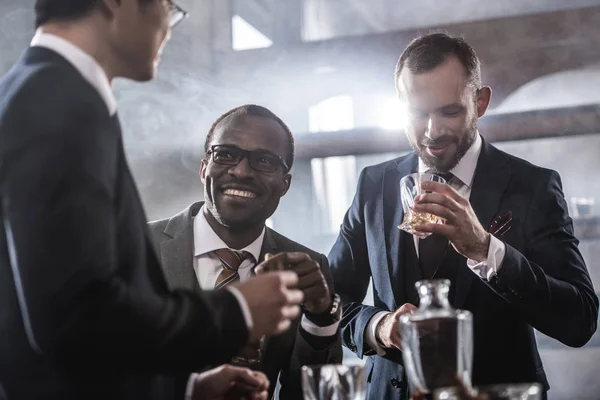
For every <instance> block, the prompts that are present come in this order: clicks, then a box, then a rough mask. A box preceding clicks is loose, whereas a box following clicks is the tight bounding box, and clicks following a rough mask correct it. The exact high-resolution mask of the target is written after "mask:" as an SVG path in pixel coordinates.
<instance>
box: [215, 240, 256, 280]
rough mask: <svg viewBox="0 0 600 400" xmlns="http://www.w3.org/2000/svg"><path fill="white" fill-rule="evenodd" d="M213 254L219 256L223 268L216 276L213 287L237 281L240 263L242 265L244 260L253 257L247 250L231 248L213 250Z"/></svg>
mask: <svg viewBox="0 0 600 400" xmlns="http://www.w3.org/2000/svg"><path fill="white" fill-rule="evenodd" d="M215 254H216V255H217V257H219V260H220V261H221V267H223V270H222V271H221V273H219V276H218V277H217V281H216V283H215V289H221V288H222V287H225V286H227V285H229V284H230V283H233V282H237V281H239V280H240V275H239V273H238V269H239V268H240V265H242V262H244V260H247V259H250V258H252V259H253V258H254V257H253V256H252V254H250V253H248V252H247V251H242V252H239V251H235V250H231V249H219V250H215Z"/></svg>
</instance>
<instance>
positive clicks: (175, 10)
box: [167, 0, 189, 29]
mask: <svg viewBox="0 0 600 400" xmlns="http://www.w3.org/2000/svg"><path fill="white" fill-rule="evenodd" d="M167 7H168V13H169V28H171V29H173V28H175V27H176V26H177V25H179V23H180V22H181V21H183V20H184V19H185V18H186V17H187V16H188V15H189V13H188V12H187V11H185V10H184V9H183V8H182V7H181V6H179V5H178V4H177V3H175V2H174V1H173V0H167ZM175 16H177V19H175ZM171 20H174V21H175V22H171Z"/></svg>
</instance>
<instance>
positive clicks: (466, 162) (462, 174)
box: [366, 132, 506, 355]
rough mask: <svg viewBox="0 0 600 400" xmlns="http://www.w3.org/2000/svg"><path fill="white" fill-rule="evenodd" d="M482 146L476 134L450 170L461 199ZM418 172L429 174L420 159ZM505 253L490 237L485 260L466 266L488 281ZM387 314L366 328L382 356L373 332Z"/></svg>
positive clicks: (468, 190)
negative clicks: (473, 140) (467, 148)
mask: <svg viewBox="0 0 600 400" xmlns="http://www.w3.org/2000/svg"><path fill="white" fill-rule="evenodd" d="M482 145H483V141H482V140H481V136H479V132H478V133H477V137H476V138H475V142H473V144H472V145H471V147H470V148H469V150H467V152H466V153H465V155H464V156H463V157H462V158H461V159H460V161H459V162H458V164H456V166H455V167H454V168H452V169H451V170H450V172H451V173H452V174H453V175H454V177H453V178H452V179H451V180H450V182H448V184H449V185H450V186H452V188H454V189H455V190H456V191H457V192H458V193H459V194H460V195H461V196H462V197H464V198H467V199H468V198H469V196H470V195H471V188H472V185H473V177H474V176H475V168H476V167H477V160H479V155H480V154H481V147H482ZM418 171H419V173H427V172H430V171H429V169H428V167H427V166H426V165H425V163H424V162H423V160H421V159H420V158H419V169H418ZM413 239H414V244H415V249H416V253H417V257H418V256H419V240H420V239H419V238H418V237H416V236H413ZM505 253H506V246H505V245H504V242H502V241H501V240H500V239H498V238H496V237H495V236H491V237H490V247H489V249H488V256H487V259H486V260H484V261H481V262H477V261H474V260H470V259H468V260H467V266H468V267H469V268H470V269H471V271H473V272H474V273H475V274H476V275H477V276H479V277H480V278H482V279H486V280H490V279H491V278H492V277H493V276H494V275H496V273H497V272H498V270H499V269H500V268H501V267H502V261H503V260H504V254H505ZM387 314H389V312H388V311H381V312H378V313H377V314H375V315H374V316H373V317H372V318H371V320H370V321H369V324H368V326H367V337H366V339H367V344H368V345H369V346H370V347H371V349H373V350H375V351H376V352H377V354H379V355H384V354H385V349H384V348H383V347H381V345H380V344H379V342H377V339H376V336H375V331H376V328H377V324H379V321H381V319H382V318H383V317H385V316H386V315H387Z"/></svg>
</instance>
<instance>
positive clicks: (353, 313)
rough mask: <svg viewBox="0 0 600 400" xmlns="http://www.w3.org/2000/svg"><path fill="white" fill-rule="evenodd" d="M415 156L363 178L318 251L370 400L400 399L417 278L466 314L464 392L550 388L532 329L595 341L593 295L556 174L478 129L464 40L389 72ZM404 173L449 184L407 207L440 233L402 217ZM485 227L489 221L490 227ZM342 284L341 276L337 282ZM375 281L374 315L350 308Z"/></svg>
mask: <svg viewBox="0 0 600 400" xmlns="http://www.w3.org/2000/svg"><path fill="white" fill-rule="evenodd" d="M395 78H396V82H395V83H396V88H397V91H398V93H399V95H400V97H401V98H402V99H403V100H404V101H405V102H406V104H407V106H408V111H409V120H408V123H407V126H406V134H407V136H408V139H409V142H410V144H411V146H412V148H413V150H414V151H413V152H412V153H410V154H408V155H405V156H402V157H400V158H397V159H395V160H391V161H387V162H384V163H381V164H379V165H374V166H370V167H367V168H365V169H364V170H363V171H362V173H361V175H360V178H359V181H358V189H357V192H356V195H355V198H354V201H353V203H352V205H351V207H350V209H349V210H348V212H347V214H346V216H345V218H344V222H343V224H342V226H341V231H340V234H339V236H338V239H337V241H336V243H335V245H334V246H333V248H332V250H331V252H330V254H329V262H330V265H331V270H332V274H333V278H334V283H335V287H336V290H337V292H338V293H339V295H340V296H341V298H342V301H343V304H344V310H343V311H344V312H343V317H342V338H343V342H344V344H345V345H346V346H347V347H348V348H349V349H350V350H352V351H354V352H355V353H356V354H357V356H358V357H361V358H362V357H363V356H365V355H367V356H369V357H368V359H367V375H368V376H369V385H368V396H367V397H368V398H369V399H378V398H402V399H406V398H408V391H407V384H406V376H405V373H404V367H403V365H402V364H403V363H402V353H401V342H400V340H401V338H400V332H399V326H398V325H399V317H400V316H401V315H403V314H406V313H410V312H412V311H413V310H414V309H415V308H416V307H415V306H416V304H417V303H418V301H419V298H418V296H417V293H416V290H415V286H414V284H415V282H417V281H418V280H421V279H432V278H435V279H449V280H450V282H451V287H450V294H449V299H450V302H451V304H452V305H453V306H454V307H455V308H458V309H466V310H469V311H471V312H472V313H473V332H474V336H473V338H474V359H473V373H472V381H473V383H474V384H475V385H483V384H499V383H517V382H539V383H541V384H542V385H543V387H544V388H545V390H544V396H546V390H548V388H549V385H548V382H547V379H546V374H545V372H544V368H543V366H542V362H541V359H540V356H539V354H538V350H537V345H536V342H535V337H534V332H533V329H534V328H535V329H537V330H539V331H540V332H542V333H544V334H546V335H548V336H550V337H553V338H555V339H557V340H559V341H561V342H562V343H564V344H566V345H568V346H571V347H581V346H583V345H584V344H585V343H586V342H587V341H588V340H589V339H590V338H591V337H592V335H593V334H594V332H595V331H596V324H597V319H598V298H597V296H596V295H595V293H594V289H593V286H592V282H591V280H590V277H589V274H588V271H587V268H586V265H585V262H584V260H583V258H582V256H581V253H580V252H579V249H578V240H577V239H576V238H575V237H574V236H573V223H572V220H571V218H570V217H569V215H568V212H567V205H566V203H565V200H564V196H563V193H562V188H561V181H560V177H559V175H558V173H557V172H555V171H552V170H549V169H545V168H540V167H537V166H534V165H532V164H530V163H528V162H526V161H524V160H521V159H518V158H517V157H513V156H511V155H509V154H507V153H504V152H502V151H500V150H498V149H497V148H495V147H494V146H492V145H491V144H490V143H488V142H487V141H486V140H484V139H483V138H482V137H481V136H480V135H479V133H478V131H477V120H478V118H480V117H482V116H483V115H484V114H485V112H486V110H487V107H488V105H489V102H490V98H491V89H490V88H489V87H487V86H483V85H482V82H481V72H480V63H479V59H478V58H477V56H476V54H475V51H474V50H473V48H472V47H471V46H470V45H469V44H468V43H467V42H465V41H464V40H463V39H460V38H455V37H451V36H449V35H446V34H442V33H435V34H430V35H425V36H423V37H420V38H418V39H415V40H413V41H412V42H411V43H410V44H409V45H408V46H407V47H406V49H405V50H404V52H403V53H402V55H401V56H400V59H399V61H398V64H397V68H396V74H395ZM414 172H420V173H424V172H433V173H437V174H444V175H447V181H448V185H444V184H440V183H435V182H426V183H423V184H422V189H423V190H425V191H427V192H430V193H427V194H424V195H422V196H421V197H420V198H417V200H416V205H415V208H414V209H415V211H418V212H426V213H432V214H434V215H437V216H439V217H442V218H444V219H445V221H446V222H445V223H444V224H439V225H438V224H431V223H425V224H422V225H419V227H418V229H419V230H420V231H422V232H427V233H432V235H431V236H429V237H427V238H426V239H418V238H417V237H416V236H411V235H409V234H407V233H406V232H404V231H401V230H399V229H398V228H397V226H398V225H400V224H401V222H402V220H403V215H404V211H403V210H402V205H401V202H400V193H399V192H400V187H399V182H400V179H401V178H402V177H403V176H405V175H408V174H410V173H414ZM494 220H496V221H498V222H499V223H497V224H496V223H493V221H494ZM349 277H351V278H349ZM371 278H372V279H373V289H374V290H373V292H374V306H367V305H363V304H361V302H362V300H363V298H364V296H365V294H366V291H367V286H368V284H369V279H371Z"/></svg>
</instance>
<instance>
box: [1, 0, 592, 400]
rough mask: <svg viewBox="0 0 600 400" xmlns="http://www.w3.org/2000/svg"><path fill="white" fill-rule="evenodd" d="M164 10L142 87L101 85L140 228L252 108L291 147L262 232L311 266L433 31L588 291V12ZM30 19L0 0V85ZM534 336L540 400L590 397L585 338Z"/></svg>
mask: <svg viewBox="0 0 600 400" xmlns="http://www.w3.org/2000/svg"><path fill="white" fill-rule="evenodd" d="M178 4H179V5H180V6H182V7H183V8H184V9H186V10H187V11H188V12H189V13H190V15H189V18H188V19H187V20H185V21H184V22H183V23H182V24H181V25H179V26H178V27H177V29H176V30H175V31H174V32H173V36H172V39H171V41H170V42H169V44H168V45H167V48H166V50H165V52H164V53H163V61H162V64H161V66H160V71H159V76H158V79H156V80H155V81H154V82H152V83H150V84H143V85H142V84H135V83H131V82H124V81H117V82H116V83H115V91H116V94H117V98H118V102H119V114H120V116H121V121H122V123H123V127H124V135H125V141H126V150H127V153H128V157H129V160H130V164H131V167H132V169H133V172H134V175H135V177H136V179H137V182H138V185H139V189H140V191H141V193H142V198H143V202H144V205H145V207H146V211H147V214H148V218H149V219H159V218H165V217H168V216H171V215H173V214H175V213H177V212H179V211H180V210H182V209H184V208H185V207H187V206H188V205H189V204H190V203H192V202H194V201H197V200H200V199H202V197H203V188H202V184H201V182H200V179H199V177H198V170H199V167H200V160H201V159H202V157H203V156H204V153H203V143H204V139H205V136H206V133H207V132H208V129H209V128H210V126H211V124H212V122H213V121H214V120H216V119H217V118H218V116H219V115H221V114H222V113H224V112H225V111H227V110H229V109H230V108H233V107H235V106H238V105H242V104H245V103H255V104H261V105H264V106H266V107H268V108H270V109H271V110H272V111H274V112H275V113H276V114H278V115H279V116H280V117H281V118H282V119H283V120H284V121H285V122H286V123H287V124H288V125H289V126H290V127H291V129H292V131H293V132H294V134H295V137H296V141H297V159H296V162H295V165H294V168H293V169H292V174H293V181H292V188H291V190H290V192H289V193H288V194H287V196H286V197H284V199H283V201H282V203H281V205H280V207H279V209H278V211H277V212H276V213H275V215H274V216H273V217H272V218H271V220H270V221H269V225H270V226H272V227H273V228H275V229H276V230H278V231H279V232H281V233H283V234H284V235H287V236H288V237H290V238H292V239H294V240H296V241H298V242H301V243H303V244H305V245H307V246H309V247H312V248H313V249H315V250H318V251H321V252H324V253H325V254H327V253H328V251H329V249H330V248H331V245H332V244H333V242H334V240H335V238H336V235H337V232H338V229H339V225H340V223H341V220H342V218H343V216H344V213H345V212H346V209H347V208H348V206H349V205H350V202H351V201H352V197H353V195H354V192H355V189H356V180H357V177H358V174H359V173H360V171H361V169H362V168H364V167H365V166H367V165H371V164H374V163H379V162H382V161H385V160H388V159H390V158H394V157H397V156H399V155H401V154H404V153H406V152H407V151H409V146H408V142H407V140H406V137H405V136H404V134H403V132H402V129H401V127H402V126H403V118H404V115H403V113H402V111H401V107H400V106H399V103H398V100H397V99H396V96H395V90H394V80H393V73H394V66H395V63H396V60H397V58H398V56H399V55H400V53H401V52H402V50H403V48H404V47H405V46H406V45H407V44H408V42H409V41H410V40H411V39H412V38H414V37H415V36H417V35H419V34H423V33H428V32H432V31H446V32H449V33H452V34H455V35H462V36H464V37H465V39H466V40H467V41H468V42H469V43H470V44H471V45H472V46H473V47H474V48H475V50H476V51H477V54H478V56H479V57H480V59H481V61H482V73H483V80H484V83H485V84H487V85H490V86H491V87H492V89H493V100H492V105H491V110H490V112H489V113H488V115H486V116H485V117H484V118H482V119H481V120H480V128H479V129H480V132H481V134H482V135H483V136H484V137H485V138H487V139H488V140H490V141H491V142H493V143H495V144H496V145H497V146H498V147H499V148H501V149H502V150H505V151H507V152H509V153H511V154H514V155H516V156H519V157H522V158H525V159H527V160H529V161H531V162H533V163H535V164H538V165H541V166H544V167H549V168H553V169H555V170H557V171H558V172H559V173H560V174H561V177H562V179H563V188H564V193H565V196H566V198H567V200H568V202H569V205H570V207H571V210H570V212H571V215H572V216H573V218H574V221H575V229H576V234H577V236H578V238H579V239H580V241H581V243H580V248H581V251H582V253H583V255H584V257H585V259H586V262H587V265H588V268H589V270H590V273H591V276H592V279H593V281H594V285H595V287H596V289H597V290H598V291H599V292H600V262H599V261H598V260H599V259H600V216H599V215H600V204H594V203H595V202H596V201H600V179H599V178H598V173H599V171H600V0H525V1H523V0H503V1H491V0H483V1H482V0H419V1H414V0H179V1H178ZM32 8H33V1H31V0H27V1H26V0H0V74H3V73H5V72H6V71H7V70H8V69H9V68H10V66H11V65H12V64H13V63H14V62H15V61H16V59H17V58H18V57H19V56H20V54H21V52H22V51H23V49H24V48H25V47H26V46H27V45H28V43H29V41H30V40H31V37H32V35H33V21H34V15H33V12H32ZM370 296H371V295H370V293H369V294H368V296H367V300H366V301H367V302H369V301H371V300H370ZM538 339H539V347H540V351H541V356H542V358H543V361H544V364H545V367H546V372H547V374H548V378H549V380H550V385H551V387H552V388H551V391H550V395H549V398H550V400H566V399H589V400H598V399H600V380H599V379H598V372H597V366H598V365H600V333H597V334H596V336H595V337H594V338H593V339H592V341H591V342H590V343H589V344H587V345H586V346H585V347H584V348H581V349H570V348H567V347H566V346H564V345H562V344H560V343H558V342H556V341H554V340H552V339H549V338H547V337H545V336H543V335H541V334H539V335H538ZM353 357H354V356H353V355H352V354H350V353H347V354H346V360H347V362H354V361H356V360H353Z"/></svg>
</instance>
